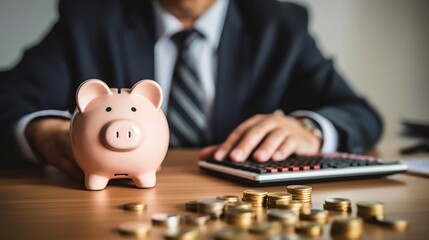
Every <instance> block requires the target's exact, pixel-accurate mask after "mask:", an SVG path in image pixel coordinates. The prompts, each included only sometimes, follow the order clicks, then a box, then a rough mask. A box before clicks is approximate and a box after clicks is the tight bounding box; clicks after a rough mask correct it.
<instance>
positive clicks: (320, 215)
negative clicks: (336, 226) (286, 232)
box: [299, 209, 328, 224]
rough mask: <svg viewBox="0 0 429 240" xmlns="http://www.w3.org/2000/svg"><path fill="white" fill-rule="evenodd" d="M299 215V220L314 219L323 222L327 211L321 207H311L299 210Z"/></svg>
mask: <svg viewBox="0 0 429 240" xmlns="http://www.w3.org/2000/svg"><path fill="white" fill-rule="evenodd" d="M299 217H300V219H301V220H307V221H315V222H318V223H322V224H323V223H326V222H327V220H328V211H326V210H321V209H311V210H310V211H309V212H301V213H300V215H299Z"/></svg>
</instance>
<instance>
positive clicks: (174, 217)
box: [152, 213, 180, 228]
mask: <svg viewBox="0 0 429 240" xmlns="http://www.w3.org/2000/svg"><path fill="white" fill-rule="evenodd" d="M152 223H153V224H155V225H162V226H168V227H170V228H175V227H177V226H179V224H180V215H178V214H174V213H154V214H152Z"/></svg>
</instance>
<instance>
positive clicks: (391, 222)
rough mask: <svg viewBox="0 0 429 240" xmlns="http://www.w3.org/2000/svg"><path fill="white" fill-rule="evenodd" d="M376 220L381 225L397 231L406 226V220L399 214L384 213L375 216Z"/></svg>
mask: <svg viewBox="0 0 429 240" xmlns="http://www.w3.org/2000/svg"><path fill="white" fill-rule="evenodd" d="M376 222H377V223H378V224H380V225H382V226H385V227H390V228H393V229H395V230H399V231H402V230H405V229H406V228H407V227H408V221H407V220H406V219H405V218H403V217H400V216H392V215H384V216H383V217H382V218H376Z"/></svg>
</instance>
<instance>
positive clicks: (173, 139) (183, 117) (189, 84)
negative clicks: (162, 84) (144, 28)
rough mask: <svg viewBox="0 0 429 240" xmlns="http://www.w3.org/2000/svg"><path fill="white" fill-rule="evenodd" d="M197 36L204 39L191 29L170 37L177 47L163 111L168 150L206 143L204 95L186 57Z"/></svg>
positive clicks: (193, 67)
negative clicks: (169, 147) (166, 128)
mask: <svg viewBox="0 0 429 240" xmlns="http://www.w3.org/2000/svg"><path fill="white" fill-rule="evenodd" d="M201 37H204V36H203V35H202V34H201V33H200V32H198V31H196V30H195V29H187V30H184V31H181V32H178V33H176V34H174V35H173V36H172V37H171V39H172V40H173V42H174V43H175V44H176V47H177V60H176V65H175V66H174V70H173V79H172V83H171V90H170V98H169V104H168V110H167V118H168V121H169V126H170V146H172V147H200V146H204V145H205V143H206V140H205V130H206V125H207V123H206V115H205V113H204V110H203V99H204V93H203V89H202V86H201V81H200V79H199V77H198V74H197V71H196V69H195V64H194V62H192V61H191V58H190V54H189V46H190V45H191V43H192V41H193V40H195V39H197V38H201Z"/></svg>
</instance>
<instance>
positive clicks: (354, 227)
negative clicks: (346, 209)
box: [331, 217, 363, 238]
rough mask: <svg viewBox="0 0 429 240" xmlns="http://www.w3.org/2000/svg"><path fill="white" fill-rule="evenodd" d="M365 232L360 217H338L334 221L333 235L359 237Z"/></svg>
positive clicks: (332, 226)
mask: <svg viewBox="0 0 429 240" xmlns="http://www.w3.org/2000/svg"><path fill="white" fill-rule="evenodd" d="M362 232H363V219H362V218H360V217H336V218H334V219H333V221H332V225H331V235H333V236H335V237H339V238H359V237H361V235H362Z"/></svg>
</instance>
